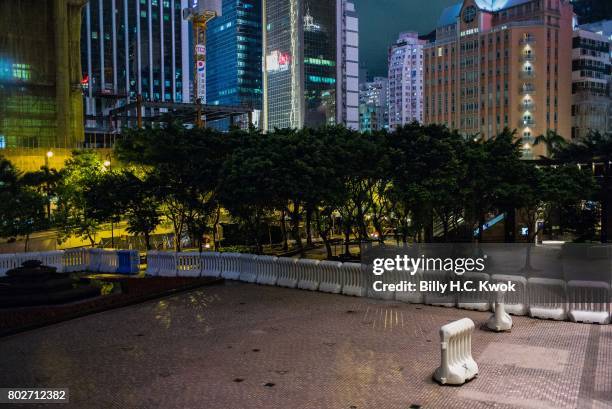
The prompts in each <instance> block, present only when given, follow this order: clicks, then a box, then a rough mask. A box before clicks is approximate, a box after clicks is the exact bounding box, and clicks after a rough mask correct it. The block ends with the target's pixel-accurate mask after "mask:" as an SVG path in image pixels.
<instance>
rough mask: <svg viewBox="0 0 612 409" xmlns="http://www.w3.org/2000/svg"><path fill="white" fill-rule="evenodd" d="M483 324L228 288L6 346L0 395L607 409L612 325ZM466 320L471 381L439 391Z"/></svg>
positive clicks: (422, 311) (357, 301)
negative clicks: (450, 332)
mask: <svg viewBox="0 0 612 409" xmlns="http://www.w3.org/2000/svg"><path fill="white" fill-rule="evenodd" d="M489 315H490V313H481V312H471V311H465V310H459V309H452V308H450V309H449V308H443V307H430V306H424V305H411V304H404V303H399V302H388V301H386V302H385V301H378V300H372V299H364V298H354V297H346V296H340V295H330V294H323V293H313V292H308V291H302V290H291V289H282V288H277V287H265V286H256V285H251V284H241V283H226V284H225V285H223V286H215V287H206V288H202V289H199V290H195V291H193V292H190V293H184V294H180V295H176V296H173V297H169V298H165V299H162V300H157V301H151V302H147V303H144V304H139V305H135V306H131V307H126V308H122V309H117V310H112V311H108V312H105V313H101V314H96V315H91V316H87V317H83V318H79V319H76V320H72V321H68V322H64V323H61V324H57V325H53V326H50V327H46V328H42V329H38V330H34V331H30V332H26V333H22V334H18V335H14V336H11V337H7V338H2V339H0V387H56V388H59V387H68V388H70V403H69V404H57V406H53V407H61V408H79V409H80V408H105V409H108V408H206V409H240V408H266V409H269V408H291V409H293V408H299V409H302V408H303V409H307V408H308V409H317V408H339V409H356V408H357V409H361V408H376V409H386V408H397V409H408V408H470V409H471V408H502V409H504V408H543V409H549V408H550V409H552V408H580V409H582V408H594V409H599V408H612V325H607V326H599V325H588V324H574V323H569V322H554V321H542V320H535V319H530V318H526V317H514V325H515V326H514V328H513V330H512V332H511V333H506V334H495V333H491V332H487V331H484V330H482V329H479V327H480V326H481V325H482V324H483V323H484V322H485V321H486V319H487V318H488V316H489ZM463 317H470V318H472V319H473V320H474V321H475V322H476V326H477V330H476V331H475V333H474V337H473V355H474V358H475V360H476V362H477V363H478V365H479V368H480V374H479V376H478V377H477V378H476V379H474V380H473V381H471V382H469V383H468V384H466V385H463V386H461V387H449V386H446V387H443V386H439V385H438V384H436V383H435V382H434V381H432V379H431V375H432V373H433V371H434V370H435V368H436V367H437V365H438V363H439V359H440V358H439V354H440V351H439V335H438V331H439V328H440V326H441V325H444V324H445V323H447V322H449V321H453V320H456V319H459V318H463ZM0 407H2V405H0ZM22 407H24V408H33V407H36V405H32V404H29V405H23V406H22ZM40 407H47V408H48V407H49V405H40Z"/></svg>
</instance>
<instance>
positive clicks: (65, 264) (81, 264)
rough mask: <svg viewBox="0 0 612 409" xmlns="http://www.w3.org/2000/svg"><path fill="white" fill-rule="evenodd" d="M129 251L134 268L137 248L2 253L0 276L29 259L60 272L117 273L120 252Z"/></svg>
mask: <svg viewBox="0 0 612 409" xmlns="http://www.w3.org/2000/svg"><path fill="white" fill-rule="evenodd" d="M120 252H123V253H129V254H128V255H127V257H126V260H129V263H130V265H131V267H132V269H134V266H136V269H137V266H138V263H139V255H138V251H136V250H129V251H125V250H124V251H121V250H120V251H117V250H102V249H89V248H87V249H86V248H79V249H69V250H55V251H43V252H31V253H10V254H0V277H2V276H4V275H6V272H7V271H9V270H11V269H13V268H17V267H20V266H21V265H22V264H23V263H24V262H26V261H29V260H38V261H40V262H41V263H42V264H43V265H45V266H49V267H55V268H56V270H57V272H58V273H75V272H80V271H83V272H90V273H116V272H118V270H119V265H120V262H119V253H120Z"/></svg>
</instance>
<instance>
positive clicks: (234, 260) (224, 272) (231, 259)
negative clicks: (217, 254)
mask: <svg viewBox="0 0 612 409" xmlns="http://www.w3.org/2000/svg"><path fill="white" fill-rule="evenodd" d="M241 256H242V254H239V253H222V254H221V277H223V278H226V279H228V280H238V279H239V278H240V257H241Z"/></svg>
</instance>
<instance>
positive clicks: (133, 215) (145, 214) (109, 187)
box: [84, 169, 161, 250]
mask: <svg viewBox="0 0 612 409" xmlns="http://www.w3.org/2000/svg"><path fill="white" fill-rule="evenodd" d="M156 190H157V189H156V187H155V185H154V184H153V183H152V182H151V181H150V180H148V179H144V180H143V179H141V178H139V177H138V176H136V174H135V173H134V172H133V171H132V170H128V169H124V170H122V171H121V172H111V171H108V172H105V173H103V174H101V175H99V176H98V177H97V178H96V179H95V180H94V181H93V182H92V183H91V184H90V185H89V186H88V187H87V188H86V189H85V192H84V196H85V201H86V203H87V209H88V210H87V214H88V215H89V217H90V218H92V219H94V220H97V221H99V222H104V221H106V220H112V221H114V222H118V221H119V220H120V219H121V218H125V219H126V220H127V223H128V228H127V231H128V232H129V233H131V234H135V235H142V236H143V237H144V240H145V245H146V248H147V250H150V249H151V234H152V233H153V232H154V231H155V229H156V228H157V226H158V225H159V223H160V221H161V214H160V211H159V207H160V204H159V201H158V199H157V195H156Z"/></svg>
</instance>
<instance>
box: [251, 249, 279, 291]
mask: <svg viewBox="0 0 612 409" xmlns="http://www.w3.org/2000/svg"><path fill="white" fill-rule="evenodd" d="M277 260H278V257H274V256H257V258H256V259H255V269H256V271H257V280H256V282H257V284H263V285H276V281H277V280H278V263H277Z"/></svg>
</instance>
